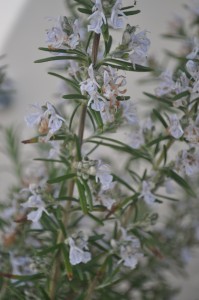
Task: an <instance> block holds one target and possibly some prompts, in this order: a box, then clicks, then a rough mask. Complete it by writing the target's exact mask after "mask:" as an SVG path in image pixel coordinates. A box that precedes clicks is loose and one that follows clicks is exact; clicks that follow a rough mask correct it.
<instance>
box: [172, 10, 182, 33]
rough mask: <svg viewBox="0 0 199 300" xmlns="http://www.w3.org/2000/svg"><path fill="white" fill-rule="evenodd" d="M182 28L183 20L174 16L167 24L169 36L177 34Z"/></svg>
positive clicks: (178, 16)
mask: <svg viewBox="0 0 199 300" xmlns="http://www.w3.org/2000/svg"><path fill="white" fill-rule="evenodd" d="M183 26H184V18H182V17H181V16H180V15H177V14H174V16H173V19H172V20H171V21H170V22H169V34H173V35H176V34H179V33H180V32H181V30H182V28H183Z"/></svg>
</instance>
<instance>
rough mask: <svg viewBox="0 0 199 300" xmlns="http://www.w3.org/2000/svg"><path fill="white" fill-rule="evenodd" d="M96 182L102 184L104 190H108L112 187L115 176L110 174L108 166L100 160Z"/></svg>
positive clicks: (97, 166)
mask: <svg viewBox="0 0 199 300" xmlns="http://www.w3.org/2000/svg"><path fill="white" fill-rule="evenodd" d="M95 178H96V181H97V182H98V181H99V182H100V183H101V186H102V190H108V189H110V188H111V186H112V181H113V176H112V175H111V174H110V168H109V166H108V165H106V164H104V163H102V162H101V161H100V160H99V161H98V162H97V165H96V175H95Z"/></svg>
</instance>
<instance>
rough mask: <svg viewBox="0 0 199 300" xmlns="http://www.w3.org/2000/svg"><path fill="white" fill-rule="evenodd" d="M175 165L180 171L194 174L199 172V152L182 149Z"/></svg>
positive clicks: (189, 174)
mask: <svg viewBox="0 0 199 300" xmlns="http://www.w3.org/2000/svg"><path fill="white" fill-rule="evenodd" d="M175 167H176V169H177V170H178V171H181V172H185V174H186V175H188V176H192V175H194V174H196V173H198V172H199V153H198V152H194V151H192V149H191V150H182V151H181V152H180V153H179V155H178V157H177V160H176V164H175Z"/></svg>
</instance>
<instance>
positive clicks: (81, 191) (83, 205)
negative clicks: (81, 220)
mask: <svg viewBox="0 0 199 300" xmlns="http://www.w3.org/2000/svg"><path fill="white" fill-rule="evenodd" d="M76 185H77V189H78V192H79V200H80V205H81V208H82V211H83V213H84V214H88V208H87V201H86V195H85V189H84V186H83V185H82V183H81V182H80V180H79V179H76Z"/></svg>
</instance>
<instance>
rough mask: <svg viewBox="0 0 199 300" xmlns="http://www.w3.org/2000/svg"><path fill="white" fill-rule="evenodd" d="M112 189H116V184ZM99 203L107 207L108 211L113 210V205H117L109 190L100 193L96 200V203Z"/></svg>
mask: <svg viewBox="0 0 199 300" xmlns="http://www.w3.org/2000/svg"><path fill="white" fill-rule="evenodd" d="M111 187H112V188H114V184H113V185H112V186H111ZM99 202H101V204H102V205H103V206H105V207H106V208H107V209H108V210H111V208H112V206H113V204H115V203H116V201H115V200H114V199H112V198H111V194H110V193H109V190H108V191H100V192H99V194H98V195H97V198H96V199H95V203H96V204H99Z"/></svg>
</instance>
